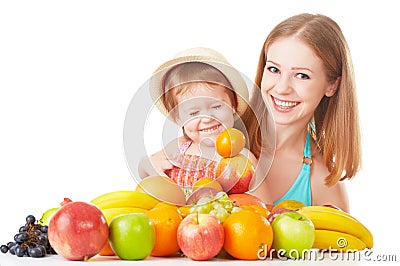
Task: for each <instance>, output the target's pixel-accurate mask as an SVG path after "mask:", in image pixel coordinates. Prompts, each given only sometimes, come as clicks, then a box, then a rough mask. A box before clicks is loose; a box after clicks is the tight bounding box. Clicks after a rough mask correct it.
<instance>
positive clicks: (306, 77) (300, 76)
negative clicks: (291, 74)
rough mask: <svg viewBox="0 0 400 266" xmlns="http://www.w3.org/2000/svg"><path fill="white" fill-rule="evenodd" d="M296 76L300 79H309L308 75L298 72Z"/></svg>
mask: <svg viewBox="0 0 400 266" xmlns="http://www.w3.org/2000/svg"><path fill="white" fill-rule="evenodd" d="M296 76H297V77H298V78H300V79H310V77H309V76H308V75H307V74H303V73H298V74H297V75H296Z"/></svg>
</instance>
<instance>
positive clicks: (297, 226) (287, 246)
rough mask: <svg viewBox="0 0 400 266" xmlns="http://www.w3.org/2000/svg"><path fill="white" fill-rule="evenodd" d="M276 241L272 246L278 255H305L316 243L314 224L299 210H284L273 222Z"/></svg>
mask: <svg viewBox="0 0 400 266" xmlns="http://www.w3.org/2000/svg"><path fill="white" fill-rule="evenodd" d="M272 229H273V231H274V242H273V244H272V248H273V249H274V250H275V252H277V254H278V256H281V255H284V256H285V257H288V258H291V259H298V258H302V257H303V255H304V254H303V252H306V251H307V250H309V249H310V248H311V247H312V245H313V243H314V224H313V223H312V221H311V220H310V219H309V218H307V217H306V216H304V215H302V214H300V213H298V212H284V213H281V214H279V215H278V216H276V217H275V219H274V220H273V222H272Z"/></svg>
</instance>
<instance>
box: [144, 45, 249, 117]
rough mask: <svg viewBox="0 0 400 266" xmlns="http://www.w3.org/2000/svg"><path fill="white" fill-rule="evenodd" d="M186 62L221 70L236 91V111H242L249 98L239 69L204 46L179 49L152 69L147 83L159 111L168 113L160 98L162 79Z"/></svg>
mask: <svg viewBox="0 0 400 266" xmlns="http://www.w3.org/2000/svg"><path fill="white" fill-rule="evenodd" d="M188 62H201V63H206V64H208V65H211V66H213V67H215V68H216V69H218V70H219V71H221V73H223V74H224V75H225V77H226V79H227V80H228V81H229V82H230V84H231V85H232V88H231V89H233V90H234V91H235V92H236V95H237V97H236V98H237V107H236V111H237V113H238V114H239V115H241V114H243V112H244V111H245V110H246V108H247V105H248V104H247V102H248V99H249V90H248V88H247V85H246V82H245V81H244V79H243V78H242V76H241V75H240V73H239V71H237V70H236V69H235V68H234V67H233V66H232V65H231V64H229V62H228V61H227V60H226V59H225V57H224V56H223V55H221V54H220V53H218V52H217V51H215V50H213V49H210V48H204V47H196V48H191V49H187V50H184V51H181V52H179V53H178V54H177V55H175V57H174V58H173V59H172V60H170V61H167V62H165V63H164V64H162V65H161V66H159V67H158V68H157V70H156V71H154V73H153V76H152V77H151V79H150V83H149V86H150V95H151V98H152V100H153V101H154V102H155V104H156V106H157V108H158V109H159V110H160V111H161V113H163V114H164V115H166V116H167V115H168V111H167V109H166V108H165V106H164V104H163V101H162V99H161V96H162V95H163V93H165V91H164V90H165V88H163V87H164V80H165V78H166V76H167V74H168V71H170V70H171V69H173V68H174V67H175V66H178V65H180V64H183V63H188ZM193 81H196V80H193ZM197 81H198V80H197ZM188 82H189V81H188Z"/></svg>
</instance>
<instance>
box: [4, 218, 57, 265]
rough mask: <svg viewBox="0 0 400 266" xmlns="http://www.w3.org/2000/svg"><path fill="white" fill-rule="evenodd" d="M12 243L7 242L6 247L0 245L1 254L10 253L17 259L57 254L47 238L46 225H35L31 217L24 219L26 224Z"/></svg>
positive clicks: (35, 222) (34, 220)
mask: <svg viewBox="0 0 400 266" xmlns="http://www.w3.org/2000/svg"><path fill="white" fill-rule="evenodd" d="M14 241H15V242H8V243H7V245H1V247H0V250H1V252H3V253H7V252H8V251H10V253H11V254H12V255H16V256H18V257H23V256H29V257H33V258H40V257H44V256H45V255H46V254H57V253H56V252H55V251H54V249H53V248H52V247H51V245H50V243H49V240H48V238H47V225H41V224H39V223H37V221H36V219H35V216H33V215H28V216H27V217H26V224H25V225H24V226H21V227H20V228H19V232H18V233H17V234H16V235H15V236H14Z"/></svg>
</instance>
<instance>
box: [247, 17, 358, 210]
mask: <svg viewBox="0 0 400 266" xmlns="http://www.w3.org/2000/svg"><path fill="white" fill-rule="evenodd" d="M255 84H256V85H257V86H256V87H255V89H254V90H255V91H254V92H253V94H252V96H251V97H252V98H251V99H250V106H251V109H250V108H249V109H248V110H247V112H246V114H245V116H244V123H245V125H246V128H247V131H248V134H249V138H250V140H249V143H250V150H251V151H252V152H253V153H254V154H255V155H256V157H258V158H259V167H258V168H257V170H258V175H260V174H261V175H263V173H264V175H265V173H266V172H265V169H262V164H263V156H262V155H263V153H264V150H263V149H262V148H261V147H264V146H263V145H262V143H263V142H267V141H268V139H267V138H266V136H267V134H268V130H269V129H268V128H273V127H272V126H269V127H268V126H266V125H264V124H263V120H265V119H264V118H263V117H262V118H261V119H260V121H261V122H260V121H256V119H257V117H255V116H254V115H252V114H253V112H254V113H255V114H266V113H267V112H266V111H265V110H266V107H265V105H264V104H267V105H268V106H269V108H270V111H271V113H272V116H273V118H274V127H275V130H276V150H275V154H274V159H273V163H272V165H271V167H270V169H269V171H268V173H267V176H266V178H265V179H264V181H263V182H262V183H261V184H260V185H259V186H257V187H256V188H255V189H254V190H253V193H254V194H255V195H257V196H259V197H260V198H262V199H263V200H264V201H266V202H268V203H271V204H277V203H279V202H280V201H282V200H284V199H294V200H298V201H301V202H303V203H305V204H306V205H324V204H329V205H335V206H337V207H339V208H341V209H343V210H345V211H349V204H348V197H347V193H346V189H345V185H344V183H343V182H340V181H342V180H344V179H349V178H351V177H353V176H354V175H355V174H356V173H357V171H358V170H359V169H360V165H361V147H360V145H361V143H360V131H359V121H358V107H357V100H356V92H355V81H354V75H353V67H352V62H351V57H350V52H349V49H348V45H347V43H346V40H345V38H344V36H343V34H342V31H341V29H340V27H339V26H338V25H337V24H336V22H334V21H333V20H332V19H331V18H329V17H326V16H323V15H311V14H300V15H296V16H293V17H290V18H288V19H286V20H284V21H283V22H281V23H280V24H278V25H277V26H276V27H275V28H274V29H273V30H272V31H271V33H270V34H269V35H268V37H267V39H266V41H265V43H264V46H263V48H262V51H261V55H260V58H259V63H258V69H257V75H256V79H255ZM260 93H261V95H262V97H260ZM257 122H258V123H257ZM264 123H265V122H264ZM260 171H261V172H260ZM262 171H263V172H262Z"/></svg>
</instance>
